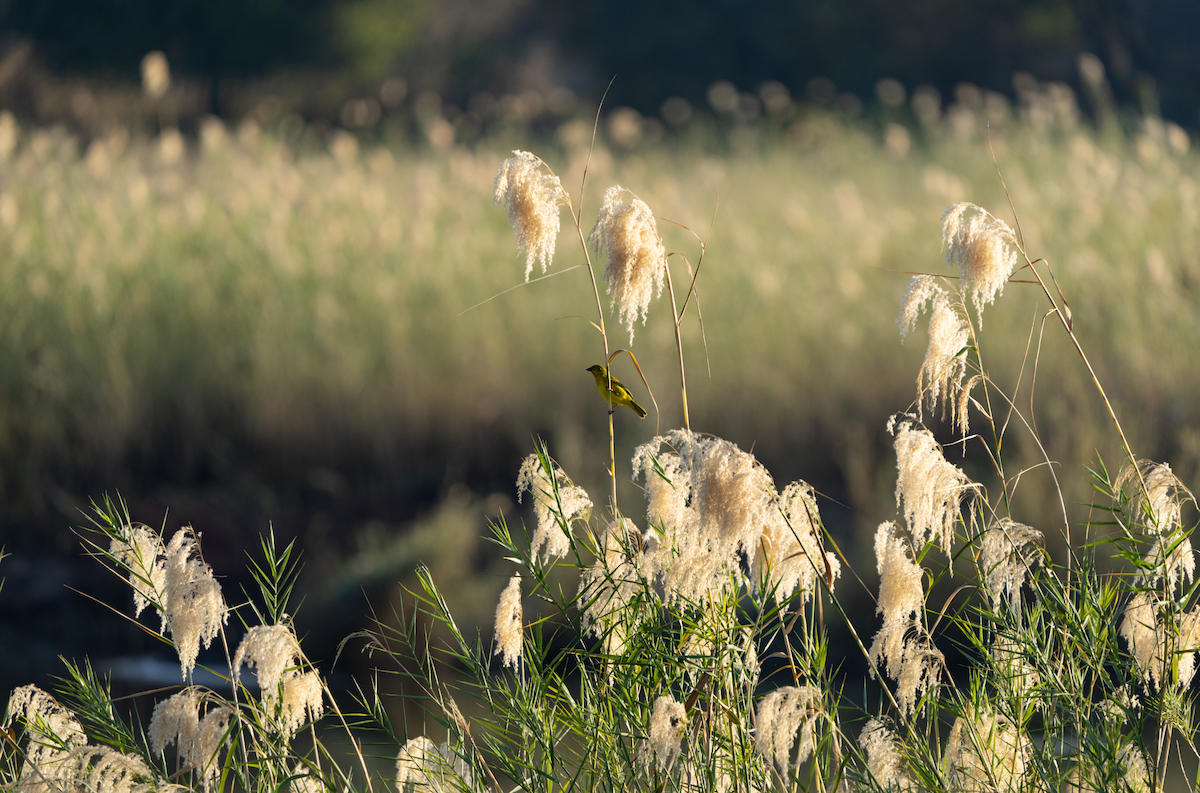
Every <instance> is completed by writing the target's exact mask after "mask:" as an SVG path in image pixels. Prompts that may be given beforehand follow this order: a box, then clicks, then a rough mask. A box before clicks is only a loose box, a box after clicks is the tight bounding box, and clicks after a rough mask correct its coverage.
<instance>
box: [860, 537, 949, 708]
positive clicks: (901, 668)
mask: <svg viewBox="0 0 1200 793" xmlns="http://www.w3.org/2000/svg"><path fill="white" fill-rule="evenodd" d="M875 559H876V565H877V567H878V570H879V605H878V608H877V611H878V612H880V613H882V614H883V625H882V626H881V627H880V628H879V632H878V633H876V634H875V640H874V641H873V642H872V643H871V652H870V655H871V660H872V661H873V662H874V663H875V664H876V665H878V664H880V663H882V662H883V661H886V662H887V673H888V675H889V676H890V677H893V678H895V679H896V683H897V686H896V688H897V695H898V698H899V700H900V705H901V706H902V707H903V708H904V710H905V712H906V713H909V714H910V713H912V712H913V711H914V710H915V709H916V707H917V703H918V702H919V701H920V699H921V696H922V695H923V694H924V692H925V691H927V690H928V689H929V688H931V687H933V686H935V685H937V683H938V680H939V679H940V676H941V669H942V667H943V665H944V662H945V659H944V656H943V655H942V653H941V652H940V651H939V650H938V649H937V648H936V647H934V646H933V640H932V638H931V637H930V636H929V633H928V631H926V629H925V624H924V613H925V589H924V586H923V584H922V575H923V572H924V571H923V570H922V569H921V566H920V565H918V564H917V563H916V562H915V561H913V559H912V556H911V551H910V550H909V543H908V541H907V539H905V538H904V537H903V536H902V535H901V533H900V529H899V528H898V527H897V526H896V524H894V523H891V522H886V523H881V524H880V525H879V528H878V529H877V530H876V531H875Z"/></svg>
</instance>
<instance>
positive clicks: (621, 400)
mask: <svg viewBox="0 0 1200 793" xmlns="http://www.w3.org/2000/svg"><path fill="white" fill-rule="evenodd" d="M588 371H589V372H591V373H592V377H595V378H596V390H597V391H599V392H600V396H602V397H604V401H605V402H607V403H608V404H610V405H612V406H613V407H612V410H610V411H608V412H609V413H612V412H613V410H616V409H617V405H628V406H629V408H630V409H631V410H632V411H633V412H634V413H636V414H637V417H638V418H640V419H644V418H646V409H645V408H643V407H642V406H641V405H639V404H638V403H637V402H634V401H633V394H631V393H629V389H628V388H626V387H625V386H624V385H622V384H621V381H620V380H618V379H617V378H615V377H613V378H609V376H608V370H607V369H605V368H604V367H603V366H602V365H600V364H594V365H592V366H589V367H588ZM610 382H611V386H610Z"/></svg>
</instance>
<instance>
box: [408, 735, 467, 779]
mask: <svg viewBox="0 0 1200 793" xmlns="http://www.w3.org/2000/svg"><path fill="white" fill-rule="evenodd" d="M396 789H397V790H398V792H399V793H451V791H460V790H476V789H477V786H476V783H475V772H474V770H473V769H472V768H471V766H470V764H469V763H468V762H467V761H466V760H464V759H463V758H462V756H460V755H459V754H458V752H456V751H454V749H452V748H451V747H450V746H448V745H447V744H444V743H443V744H441V745H440V746H435V745H434V743H433V741H431V740H429V739H428V738H426V737H425V736H423V735H422V736H421V737H419V738H413V739H412V740H410V741H409V742H408V743H406V744H404V747H403V748H402V749H401V750H400V754H399V756H398V757H397V758H396Z"/></svg>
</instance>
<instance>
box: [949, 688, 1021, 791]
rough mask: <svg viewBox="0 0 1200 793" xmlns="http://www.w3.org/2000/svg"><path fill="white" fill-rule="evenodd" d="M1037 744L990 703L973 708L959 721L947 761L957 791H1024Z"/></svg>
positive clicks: (950, 742)
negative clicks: (991, 707) (1028, 768)
mask: <svg viewBox="0 0 1200 793" xmlns="http://www.w3.org/2000/svg"><path fill="white" fill-rule="evenodd" d="M1032 756H1033V743H1032V742H1031V741H1030V740H1029V736H1027V735H1025V734H1024V733H1023V732H1021V730H1020V729H1019V728H1018V727H1017V726H1015V725H1014V724H1013V723H1012V722H1011V721H1009V720H1008V718H1006V717H1005V716H1003V715H1000V714H998V713H995V712H994V711H992V710H991V709H990V708H989V707H987V706H982V707H972V708H970V709H969V711H968V712H967V714H966V715H965V716H960V717H958V719H956V720H955V722H954V726H953V727H951V728H950V739H949V741H948V742H947V744H946V754H945V764H946V772H947V774H948V776H949V777H950V785H951V787H952V788H953V789H954V790H961V791H964V793H1008V792H1009V791H1016V790H1023V789H1024V785H1025V768H1026V765H1027V764H1028V763H1029V761H1030V760H1031V759H1032Z"/></svg>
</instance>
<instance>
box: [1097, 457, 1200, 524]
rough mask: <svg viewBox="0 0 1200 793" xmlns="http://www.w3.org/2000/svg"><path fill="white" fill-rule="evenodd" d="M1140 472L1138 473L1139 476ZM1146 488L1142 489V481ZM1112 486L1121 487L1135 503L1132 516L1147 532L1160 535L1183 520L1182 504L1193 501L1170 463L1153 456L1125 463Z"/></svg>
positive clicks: (1194, 501) (1117, 488)
mask: <svg viewBox="0 0 1200 793" xmlns="http://www.w3.org/2000/svg"><path fill="white" fill-rule="evenodd" d="M1139 474H1140V476H1139ZM1143 482H1144V483H1145V485H1146V489H1145V490H1144V491H1143V490H1142V483H1143ZM1113 489H1114V490H1117V491H1122V492H1124V493H1125V494H1126V496H1127V497H1128V498H1129V501H1130V503H1131V504H1133V505H1134V514H1133V515H1132V518H1133V520H1134V522H1135V523H1137V524H1138V525H1140V526H1142V527H1143V528H1144V529H1145V530H1146V533H1147V534H1153V535H1163V534H1167V533H1169V532H1171V531H1172V530H1173V529H1176V528H1178V527H1179V526H1180V525H1181V523H1182V513H1183V505H1184V504H1185V503H1186V502H1189V501H1190V502H1192V503H1193V504H1195V503H1196V498H1195V496H1193V495H1192V491H1190V490H1188V489H1187V487H1186V486H1185V485H1184V484H1183V482H1181V481H1179V477H1177V476H1175V472H1174V471H1172V470H1171V466H1170V465H1168V464H1166V463H1156V462H1154V461H1153V460H1138V461H1137V468H1136V469H1135V468H1134V467H1133V466H1132V465H1127V466H1125V468H1124V469H1122V470H1121V473H1120V474H1118V475H1117V478H1116V480H1115V481H1114V482H1113Z"/></svg>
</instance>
